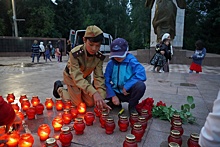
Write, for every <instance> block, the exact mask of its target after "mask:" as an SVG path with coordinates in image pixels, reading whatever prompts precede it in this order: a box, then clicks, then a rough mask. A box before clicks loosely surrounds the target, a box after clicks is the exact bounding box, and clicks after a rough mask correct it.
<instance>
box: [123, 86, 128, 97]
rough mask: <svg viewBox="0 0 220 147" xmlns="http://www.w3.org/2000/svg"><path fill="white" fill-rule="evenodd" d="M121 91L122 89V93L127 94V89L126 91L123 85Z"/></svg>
mask: <svg viewBox="0 0 220 147" xmlns="http://www.w3.org/2000/svg"><path fill="white" fill-rule="evenodd" d="M122 91H123V94H124V95H129V93H127V91H126V89H125V88H124V87H123V90H122Z"/></svg>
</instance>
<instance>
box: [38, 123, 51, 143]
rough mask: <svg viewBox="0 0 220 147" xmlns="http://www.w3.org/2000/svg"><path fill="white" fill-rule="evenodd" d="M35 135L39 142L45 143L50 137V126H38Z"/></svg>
mask: <svg viewBox="0 0 220 147" xmlns="http://www.w3.org/2000/svg"><path fill="white" fill-rule="evenodd" d="M37 134H38V136H39V137H40V140H41V141H45V140H46V139H48V138H49V135H50V126H49V125H47V124H42V125H40V126H39V128H38V130H37Z"/></svg>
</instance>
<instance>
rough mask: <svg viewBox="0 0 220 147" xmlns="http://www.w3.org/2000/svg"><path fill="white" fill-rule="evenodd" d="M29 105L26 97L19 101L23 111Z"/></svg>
mask: <svg viewBox="0 0 220 147" xmlns="http://www.w3.org/2000/svg"><path fill="white" fill-rule="evenodd" d="M30 106H31V104H30V102H29V100H28V99H23V100H22V103H21V108H22V110H23V111H26V110H27V109H28V108H29V107H30Z"/></svg>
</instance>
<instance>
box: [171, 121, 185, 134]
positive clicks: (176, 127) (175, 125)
mask: <svg viewBox="0 0 220 147" xmlns="http://www.w3.org/2000/svg"><path fill="white" fill-rule="evenodd" d="M170 130H178V131H179V132H180V136H182V135H183V132H184V130H183V127H182V123H181V122H180V121H177V120H175V121H174V122H173V124H172V126H171V128H170Z"/></svg>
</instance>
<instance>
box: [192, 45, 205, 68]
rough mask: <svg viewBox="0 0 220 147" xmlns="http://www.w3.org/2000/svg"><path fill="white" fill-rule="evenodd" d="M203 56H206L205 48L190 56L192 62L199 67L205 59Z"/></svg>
mask: <svg viewBox="0 0 220 147" xmlns="http://www.w3.org/2000/svg"><path fill="white" fill-rule="evenodd" d="M205 55H206V48H203V49H202V50H196V51H195V52H194V54H193V56H192V59H193V62H194V63H196V64H199V65H201V64H202V60H203V59H204V58H205Z"/></svg>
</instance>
